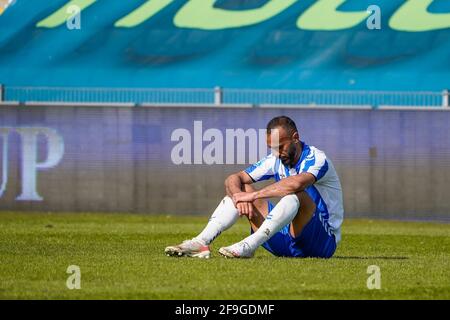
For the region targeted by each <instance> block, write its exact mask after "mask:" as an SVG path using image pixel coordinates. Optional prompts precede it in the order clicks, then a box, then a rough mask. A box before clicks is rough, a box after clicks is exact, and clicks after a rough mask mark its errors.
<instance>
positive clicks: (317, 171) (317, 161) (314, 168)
mask: <svg viewBox="0 0 450 320" xmlns="http://www.w3.org/2000/svg"><path fill="white" fill-rule="evenodd" d="M327 171H328V161H327V157H326V155H325V153H324V152H323V151H320V150H317V149H315V150H311V152H310V153H309V154H308V156H307V157H306V159H305V165H304V166H303V169H302V170H301V172H308V173H311V174H312V175H313V176H314V177H316V181H319V180H320V179H322V178H323V176H325V174H326V173H327Z"/></svg>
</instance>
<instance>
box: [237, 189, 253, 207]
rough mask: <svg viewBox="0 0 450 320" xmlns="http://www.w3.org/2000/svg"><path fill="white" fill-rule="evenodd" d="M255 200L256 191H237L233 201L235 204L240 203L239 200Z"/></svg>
mask: <svg viewBox="0 0 450 320" xmlns="http://www.w3.org/2000/svg"><path fill="white" fill-rule="evenodd" d="M255 200H256V194H255V192H237V193H235V194H233V202H234V203H235V204H238V203H239V202H253V201H255Z"/></svg>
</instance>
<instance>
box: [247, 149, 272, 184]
mask: <svg viewBox="0 0 450 320" xmlns="http://www.w3.org/2000/svg"><path fill="white" fill-rule="evenodd" d="M275 161H276V158H275V156H274V155H272V154H270V155H268V156H266V157H264V158H262V159H261V160H259V161H258V162H256V163H255V164H253V165H251V166H250V167H248V168H247V169H245V170H244V171H245V172H247V174H248V175H249V176H250V178H252V180H253V181H254V182H258V181H263V180H268V179H270V178H273V177H274V175H275V170H274V168H275Z"/></svg>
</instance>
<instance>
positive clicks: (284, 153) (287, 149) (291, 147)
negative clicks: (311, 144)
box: [267, 116, 301, 166]
mask: <svg viewBox="0 0 450 320" xmlns="http://www.w3.org/2000/svg"><path fill="white" fill-rule="evenodd" d="M267 145H268V146H269V148H271V149H272V153H273V154H274V155H275V156H276V157H278V158H280V160H281V162H282V163H283V164H284V165H285V166H293V165H295V162H296V160H297V159H296V157H297V156H298V155H299V151H300V149H301V147H300V146H301V144H300V136H299V134H298V130H297V126H296V125H295V122H294V121H293V120H292V119H291V118H289V117H286V116H280V117H275V118H273V119H272V120H270V121H269V123H268V124H267Z"/></svg>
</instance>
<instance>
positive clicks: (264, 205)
mask: <svg viewBox="0 0 450 320" xmlns="http://www.w3.org/2000/svg"><path fill="white" fill-rule="evenodd" d="M244 191H245V192H254V191H255V188H253V186H252V185H250V184H246V185H244ZM268 214H269V205H268V201H267V200H265V199H258V200H255V201H253V215H252V218H251V219H250V218H249V217H247V219H248V222H249V223H250V226H251V228H252V230H253V232H256V231H257V230H258V229H259V227H260V226H261V225H262V224H263V223H264V220H265V219H266V217H267V215H268Z"/></svg>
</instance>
